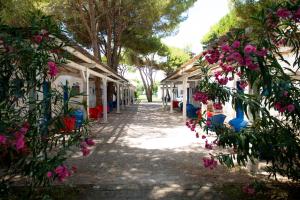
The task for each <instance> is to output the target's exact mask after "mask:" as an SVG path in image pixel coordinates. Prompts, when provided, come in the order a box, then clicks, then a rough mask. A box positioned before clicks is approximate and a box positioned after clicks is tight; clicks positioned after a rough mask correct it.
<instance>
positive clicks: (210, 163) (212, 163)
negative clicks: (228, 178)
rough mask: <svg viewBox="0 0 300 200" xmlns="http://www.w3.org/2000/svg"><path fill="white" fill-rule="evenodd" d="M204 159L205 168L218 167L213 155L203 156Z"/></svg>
mask: <svg viewBox="0 0 300 200" xmlns="http://www.w3.org/2000/svg"><path fill="white" fill-rule="evenodd" d="M202 160H203V165H204V167H205V168H210V169H214V168H216V167H217V165H218V162H217V161H216V160H215V159H214V158H213V157H212V158H206V157H204V158H202Z"/></svg>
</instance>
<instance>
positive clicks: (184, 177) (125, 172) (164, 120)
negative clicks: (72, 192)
mask: <svg viewBox="0 0 300 200" xmlns="http://www.w3.org/2000/svg"><path fill="white" fill-rule="evenodd" d="M108 121H109V123H108V124H100V123H98V122H94V123H93V124H92V127H91V130H92V133H93V138H94V139H95V141H96V145H95V147H94V148H93V149H92V152H91V154H90V155H89V156H88V157H82V156H81V153H80V152H77V153H74V155H73V156H72V157H71V158H70V159H69V164H71V165H76V166H77V167H78V172H77V174H76V175H74V176H72V177H71V178H70V179H69V180H68V183H69V184H74V185H85V186H87V185H88V186H89V187H88V188H89V189H88V190H85V191H84V193H83V194H82V196H81V197H80V199H109V200H121V199H134V200H144V199H175V200H176V199H226V197H225V196H223V194H222V193H220V192H217V191H216V190H215V188H216V187H218V186H221V185H222V184H228V183H233V182H239V183H244V182H247V181H249V178H250V177H249V176H248V175H247V173H245V172H244V171H242V170H239V171H232V170H231V171H229V170H228V169H226V168H225V167H223V166H218V167H217V168H216V169H214V170H209V169H206V168H204V167H203V165H202V157H203V156H206V155H208V154H209V153H212V151H216V150H206V149H204V148H203V147H204V141H203V140H202V139H200V138H199V139H197V138H195V135H194V134H193V133H192V132H191V131H190V130H189V129H188V128H187V127H185V126H184V122H183V121H182V118H181V116H180V113H179V112H175V113H173V114H170V113H169V111H166V110H163V109H162V107H161V104H160V103H144V102H142V103H140V104H136V105H131V106H128V107H126V109H125V110H122V114H116V113H111V114H109V118H108ZM209 139H210V140H212V139H213V138H212V137H210V138H209ZM219 151H220V149H219Z"/></svg>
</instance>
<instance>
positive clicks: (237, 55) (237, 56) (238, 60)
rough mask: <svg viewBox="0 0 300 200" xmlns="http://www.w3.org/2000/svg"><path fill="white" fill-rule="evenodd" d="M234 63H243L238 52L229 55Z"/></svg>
mask: <svg viewBox="0 0 300 200" xmlns="http://www.w3.org/2000/svg"><path fill="white" fill-rule="evenodd" d="M230 57H232V58H233V59H234V60H235V61H237V62H239V63H242V62H243V57H242V56H241V54H240V53H239V52H234V53H232V54H231V56H230Z"/></svg>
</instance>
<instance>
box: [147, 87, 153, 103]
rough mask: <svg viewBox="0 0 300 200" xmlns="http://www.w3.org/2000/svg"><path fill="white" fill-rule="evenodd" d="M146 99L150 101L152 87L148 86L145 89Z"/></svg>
mask: <svg viewBox="0 0 300 200" xmlns="http://www.w3.org/2000/svg"><path fill="white" fill-rule="evenodd" d="M146 96H147V101H148V102H152V89H151V88H150V87H149V88H147V89H146Z"/></svg>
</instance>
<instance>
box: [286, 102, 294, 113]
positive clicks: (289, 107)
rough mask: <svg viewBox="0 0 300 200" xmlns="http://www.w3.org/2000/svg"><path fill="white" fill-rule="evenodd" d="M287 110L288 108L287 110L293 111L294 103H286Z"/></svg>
mask: <svg viewBox="0 0 300 200" xmlns="http://www.w3.org/2000/svg"><path fill="white" fill-rule="evenodd" d="M287 110H288V111H289V112H293V111H294V110H295V106H294V104H289V105H287Z"/></svg>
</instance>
